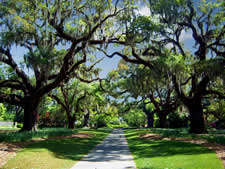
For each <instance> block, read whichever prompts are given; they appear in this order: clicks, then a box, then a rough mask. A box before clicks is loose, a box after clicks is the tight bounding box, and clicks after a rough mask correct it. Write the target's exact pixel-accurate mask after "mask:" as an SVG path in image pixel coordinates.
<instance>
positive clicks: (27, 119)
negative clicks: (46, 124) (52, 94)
mask: <svg viewBox="0 0 225 169" xmlns="http://www.w3.org/2000/svg"><path fill="white" fill-rule="evenodd" d="M40 100H41V98H35V99H33V98H28V99H26V104H25V105H24V106H23V107H24V118H23V128H22V129H21V131H37V115H38V106H39V103H40Z"/></svg>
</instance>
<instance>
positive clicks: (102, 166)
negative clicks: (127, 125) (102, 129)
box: [71, 129, 136, 169]
mask: <svg viewBox="0 0 225 169" xmlns="http://www.w3.org/2000/svg"><path fill="white" fill-rule="evenodd" d="M71 169H136V166H135V163H134V160H133V157H132V156H131V153H130V151H129V148H128V144H127V141H126V139H125V136H124V134H123V130H122V129H114V130H113V132H112V133H111V134H110V135H109V136H108V137H106V138H105V139H104V140H103V141H102V143H100V144H99V145H97V146H96V147H95V149H93V150H92V151H91V152H90V153H89V154H88V155H86V156H85V157H84V158H82V159H81V160H80V161H79V162H77V163H76V164H75V165H74V166H73V167H72V168H71Z"/></svg>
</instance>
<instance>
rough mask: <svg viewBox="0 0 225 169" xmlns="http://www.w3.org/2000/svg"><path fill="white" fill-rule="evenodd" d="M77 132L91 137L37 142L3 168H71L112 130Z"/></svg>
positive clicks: (23, 150)
mask: <svg viewBox="0 0 225 169" xmlns="http://www.w3.org/2000/svg"><path fill="white" fill-rule="evenodd" d="M76 132H81V133H88V134H90V135H91V137H73V138H65V139H47V140H44V141H39V142H35V143H33V144H30V145H28V146H27V147H25V148H24V149H22V150H21V151H20V152H19V153H18V154H17V155H16V156H15V157H14V158H12V159H11V160H9V161H8V163H7V164H6V165H4V166H3V168H4V169H6V168H7V169H10V168H23V169H28V168H29V169H30V168H39V169H42V168H43V169H46V168H55V169H56V168H71V167H72V166H73V165H74V164H75V162H76V161H78V160H80V159H81V158H82V157H83V156H84V155H85V154H87V153H88V152H89V151H90V150H91V149H93V148H94V147H95V146H96V145H97V144H98V143H99V142H100V141H101V140H103V139H104V138H105V136H106V135H107V134H109V133H110V132H111V130H79V131H78V130H76ZM31 157H32V158H31Z"/></svg>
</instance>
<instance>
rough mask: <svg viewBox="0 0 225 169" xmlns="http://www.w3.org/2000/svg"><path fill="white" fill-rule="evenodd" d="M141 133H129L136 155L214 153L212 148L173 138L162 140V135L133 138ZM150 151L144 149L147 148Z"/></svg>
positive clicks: (149, 156)
mask: <svg viewBox="0 0 225 169" xmlns="http://www.w3.org/2000/svg"><path fill="white" fill-rule="evenodd" d="M137 135H139V133H138V132H132V133H131V134H127V138H128V140H129V142H130V143H131V144H130V145H131V146H130V148H131V149H132V152H135V155H136V156H138V158H140V157H148V158H151V157H152V158H153V157H158V156H160V157H166V156H173V155H178V154H182V155H194V154H209V153H214V152H213V151H212V150H210V149H207V148H204V147H203V146H200V145H197V144H192V143H185V142H178V141H171V140H162V139H161V138H162V137H157V139H156V140H155V139H143V138H135V139H134V138H133V139H132V137H135V136H137ZM146 148H147V149H148V150H149V151H142V150H145V149H146Z"/></svg>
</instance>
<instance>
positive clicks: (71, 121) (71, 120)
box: [67, 116, 75, 129]
mask: <svg viewBox="0 0 225 169" xmlns="http://www.w3.org/2000/svg"><path fill="white" fill-rule="evenodd" d="M67 119H68V128H69V129H74V128H75V117H74V116H67Z"/></svg>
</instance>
